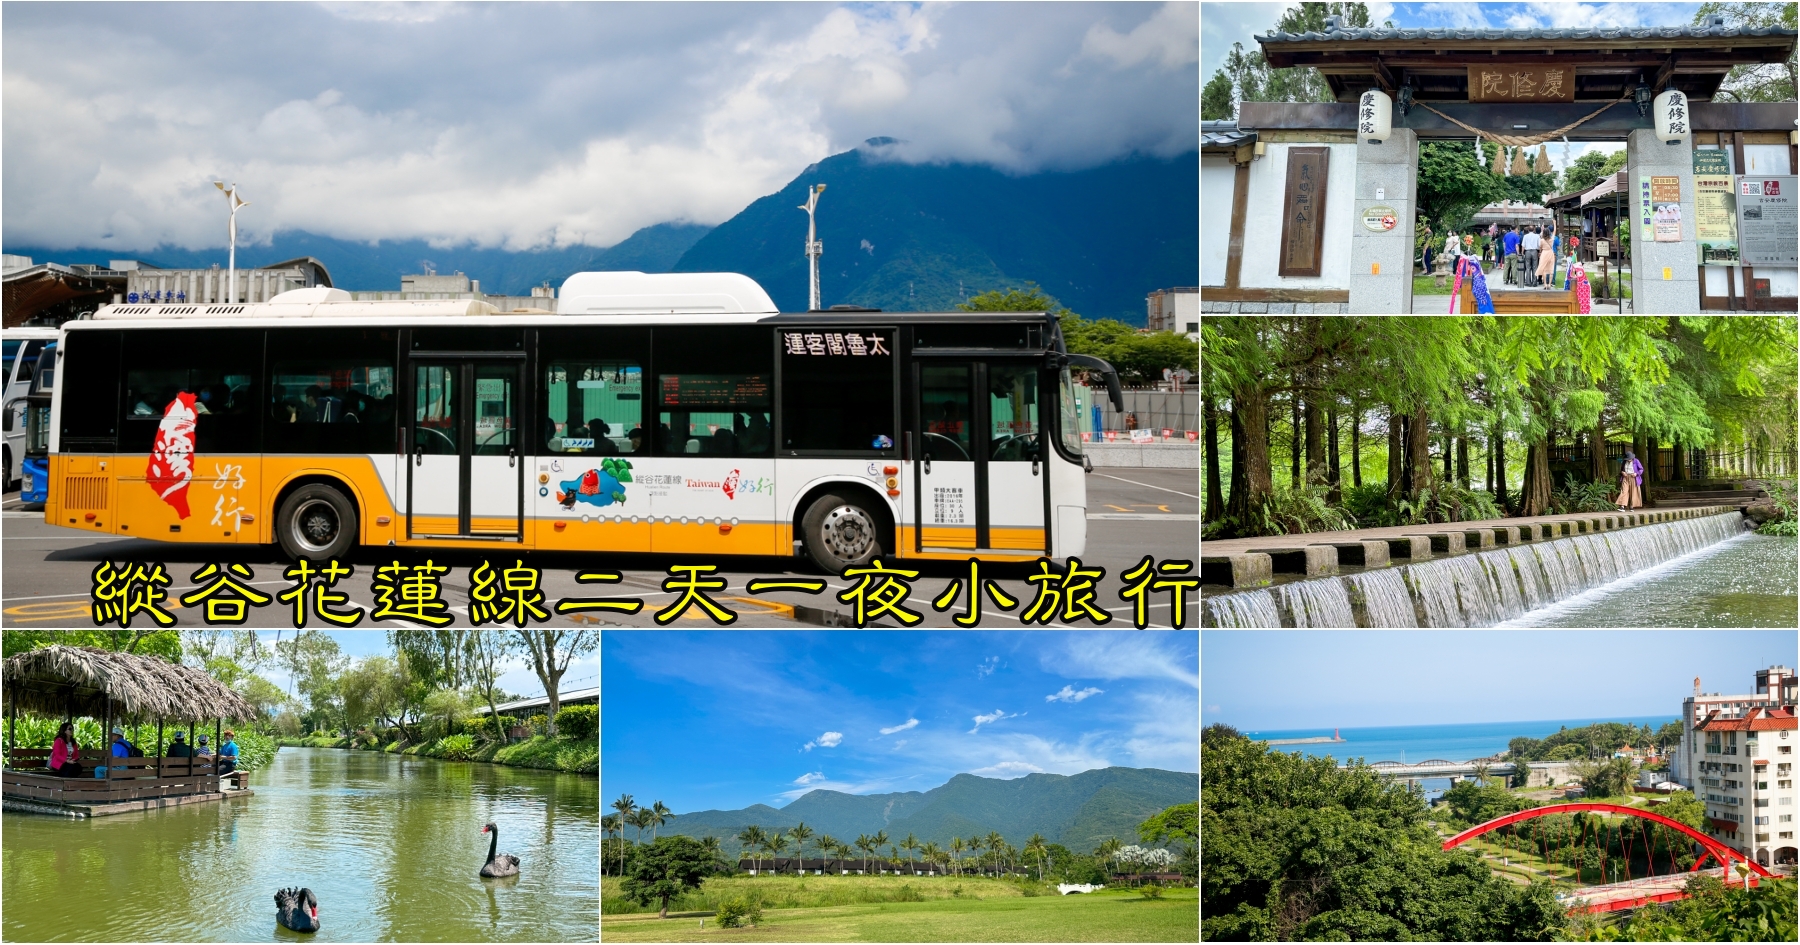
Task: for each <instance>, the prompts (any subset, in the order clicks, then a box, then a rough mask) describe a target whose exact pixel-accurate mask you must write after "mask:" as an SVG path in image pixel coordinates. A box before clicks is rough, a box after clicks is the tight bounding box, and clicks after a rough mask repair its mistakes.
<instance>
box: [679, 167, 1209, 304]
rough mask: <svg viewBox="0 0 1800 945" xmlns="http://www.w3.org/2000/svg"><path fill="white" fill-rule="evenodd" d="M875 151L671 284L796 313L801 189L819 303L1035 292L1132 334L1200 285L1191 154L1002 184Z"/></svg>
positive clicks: (702, 249)
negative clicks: (813, 204)
mask: <svg viewBox="0 0 1800 945" xmlns="http://www.w3.org/2000/svg"><path fill="white" fill-rule="evenodd" d="M883 151H884V148H883V143H882V139H879V138H876V139H871V140H870V141H869V142H868V143H867V144H865V146H864V147H862V148H858V149H856V150H854V151H847V152H845V153H843V154H837V155H833V156H831V157H829V158H826V159H825V160H823V161H820V162H819V163H817V164H814V165H812V166H811V167H808V168H807V169H806V170H805V171H804V172H802V173H801V174H800V175H799V176H798V177H795V178H794V179H793V181H791V182H790V183H789V184H788V185H787V186H786V187H783V188H782V189H781V191H780V192H778V193H775V194H771V195H769V196H767V197H763V198H762V199H760V200H757V201H755V202H754V203H752V204H750V206H748V207H746V208H744V210H743V211H742V212H740V213H739V214H738V215H737V216H735V217H732V218H731V219H730V220H727V221H725V222H724V223H721V224H719V226H718V227H716V228H715V229H714V230H713V231H712V232H710V233H708V234H706V236H704V237H702V238H701V239H700V241H699V242H697V243H695V244H694V246H693V248H692V249H690V250H688V251H687V254H686V255H684V256H682V257H681V261H680V262H678V263H676V265H675V267H674V270H675V271H676V272H713V271H724V272H741V273H744V274H745V275H747V276H750V277H751V278H753V279H755V280H756V281H757V282H759V283H761V284H762V287H763V288H764V289H765V290H767V291H768V293H769V295H770V296H771V297H772V298H773V299H774V300H775V303H776V305H778V306H779V307H780V308H781V310H782V311H784V312H795V311H804V310H805V308H806V305H807V261H806V257H805V255H804V247H805V243H806V214H804V213H803V212H801V211H800V210H798V209H795V208H796V207H798V206H800V205H801V204H803V203H805V202H806V191H807V188H809V187H811V186H812V185H813V184H825V185H826V192H825V194H824V195H823V196H822V197H820V198H819V209H818V213H817V216H818V227H819V239H820V240H822V241H824V243H825V255H824V256H823V257H821V258H820V264H819V292H820V297H821V304H823V305H827V306H829V305H836V304H851V305H866V306H871V307H874V308H883V309H887V310H889V311H944V310H947V309H950V308H952V307H954V306H955V305H956V303H957V302H958V301H960V300H962V299H963V298H967V297H968V296H971V295H975V294H977V293H980V292H986V291H988V290H990V289H998V288H1004V287H1006V286H1019V285H1022V284H1023V283H1024V282H1025V281H1027V280H1029V281H1033V282H1036V283H1037V284H1039V285H1040V286H1042V287H1043V288H1044V290H1045V291H1046V292H1049V293H1050V294H1051V295H1053V296H1055V297H1056V298H1057V299H1059V300H1060V301H1061V302H1062V303H1063V304H1064V305H1067V306H1068V307H1069V308H1071V309H1074V310H1075V311H1077V312H1080V313H1081V314H1082V315H1085V316H1087V317H1089V318H1117V319H1119V320H1121V321H1124V322H1126V323H1128V324H1137V325H1142V324H1143V323H1144V319H1145V312H1144V296H1146V295H1147V294H1149V293H1150V292H1151V291H1152V290H1154V289H1163V288H1169V287H1171V286H1178V285H1181V286H1187V285H1199V284H1200V283H1199V279H1200V271H1199V258H1200V245H1199V226H1198V219H1199V217H1198V210H1197V208H1198V207H1199V205H1200V193H1199V183H1198V182H1199V153H1198V152H1189V153H1187V154H1184V155H1181V156H1180V157H1177V158H1174V159H1172V160H1158V159H1155V158H1142V157H1134V158H1129V159H1126V160H1123V161H1118V162H1115V163H1113V164H1107V165H1103V166H1101V167H1095V168H1090V169H1088V170H1082V171H1071V172H1043V173H1038V174H1029V175H1023V176H1011V175H1008V174H1006V173H1004V172H1001V171H998V170H994V169H993V168H989V167H982V166H977V165H970V164H901V163H898V162H894V161H888V160H884V159H883V157H882V154H883Z"/></svg>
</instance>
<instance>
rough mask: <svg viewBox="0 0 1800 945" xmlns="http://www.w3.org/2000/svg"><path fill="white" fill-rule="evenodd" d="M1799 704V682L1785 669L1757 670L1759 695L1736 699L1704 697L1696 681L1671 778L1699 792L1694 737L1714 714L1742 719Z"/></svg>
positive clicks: (1683, 715) (1685, 709)
mask: <svg viewBox="0 0 1800 945" xmlns="http://www.w3.org/2000/svg"><path fill="white" fill-rule="evenodd" d="M1797 700H1800V679H1796V677H1795V676H1794V671H1793V670H1791V669H1789V668H1787V667H1786V666H1771V667H1769V668H1768V669H1759V670H1757V671H1756V692H1754V693H1745V694H1742V695H1735V696H1726V695H1720V694H1719V693H1716V692H1710V693H1702V692H1701V691H1700V677H1698V676H1696V677H1694V694H1693V695H1691V696H1689V697H1688V698H1686V699H1683V700H1682V702H1681V744H1680V745H1677V746H1676V748H1675V757H1674V759H1673V760H1672V761H1671V762H1670V764H1669V774H1670V776H1671V777H1673V778H1675V780H1677V781H1679V782H1680V783H1681V786H1682V787H1685V788H1687V789H1688V790H1690V791H1695V790H1696V787H1695V785H1696V784H1697V783H1698V782H1696V781H1695V780H1694V779H1693V776H1692V772H1693V770H1694V764H1695V763H1696V762H1697V761H1699V760H1701V759H1700V758H1698V757H1697V754H1698V747H1697V746H1698V745H1699V736H1697V735H1695V734H1694V727H1695V726H1696V725H1698V724H1699V723H1700V722H1701V721H1702V720H1704V719H1705V718H1706V717H1707V715H1709V714H1710V713H1712V712H1714V711H1715V710H1716V711H1717V712H1718V714H1719V717H1720V718H1728V719H1730V718H1739V717H1742V716H1743V715H1744V713H1746V712H1748V711H1749V710H1751V709H1755V708H1761V709H1775V708H1780V707H1782V706H1793V705H1794V704H1795V702H1796V701H1797Z"/></svg>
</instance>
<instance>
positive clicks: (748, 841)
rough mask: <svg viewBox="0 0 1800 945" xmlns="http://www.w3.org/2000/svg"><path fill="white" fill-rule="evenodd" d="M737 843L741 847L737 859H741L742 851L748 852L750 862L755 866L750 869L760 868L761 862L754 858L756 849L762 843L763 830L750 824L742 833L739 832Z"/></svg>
mask: <svg viewBox="0 0 1800 945" xmlns="http://www.w3.org/2000/svg"><path fill="white" fill-rule="evenodd" d="M737 841H738V843H740V844H742V845H743V846H742V850H740V851H739V854H738V855H739V857H740V858H741V857H742V855H743V850H748V851H749V852H750V862H751V863H754V864H756V865H755V866H752V867H751V869H757V868H759V867H761V866H762V861H761V860H760V859H758V858H757V856H756V848H757V847H758V846H760V845H761V844H762V842H763V829H762V828H761V827H758V826H757V825H755V824H751V825H750V826H748V827H745V828H744V829H743V830H742V831H739V833H738V835H737Z"/></svg>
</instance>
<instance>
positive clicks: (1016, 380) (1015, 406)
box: [988, 362, 1040, 462]
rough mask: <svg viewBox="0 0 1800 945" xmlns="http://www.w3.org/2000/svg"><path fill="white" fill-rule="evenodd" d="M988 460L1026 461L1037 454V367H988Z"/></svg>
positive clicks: (995, 363) (998, 363)
mask: <svg viewBox="0 0 1800 945" xmlns="http://www.w3.org/2000/svg"><path fill="white" fill-rule="evenodd" d="M988 426H989V430H988V459H990V460H992V461H995V462H1007V461H1010V462H1029V461H1031V460H1034V459H1039V458H1040V457H1039V455H1038V367H1037V365H1036V364H1007V363H1001V362H993V363H990V364H989V365H988Z"/></svg>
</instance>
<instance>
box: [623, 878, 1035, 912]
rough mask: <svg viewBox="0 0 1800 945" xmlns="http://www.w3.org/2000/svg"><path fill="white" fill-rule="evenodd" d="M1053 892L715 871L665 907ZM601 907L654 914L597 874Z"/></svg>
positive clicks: (995, 884) (989, 883) (953, 882)
mask: <svg viewBox="0 0 1800 945" xmlns="http://www.w3.org/2000/svg"><path fill="white" fill-rule="evenodd" d="M1045 894H1048V895H1055V894H1056V887H1055V885H1054V884H1051V885H1039V884H1037V883H1035V882H1034V883H1030V884H1024V883H1017V882H1012V881H1010V880H1004V879H991V878H988V877H981V876H975V877H971V876H714V877H712V878H710V879H708V880H706V882H705V883H704V884H703V885H702V886H701V887H700V888H699V889H698V890H694V891H692V892H689V893H687V894H686V895H683V896H682V897H681V898H679V899H673V900H670V902H669V911H670V912H694V911H697V910H705V911H706V912H708V913H711V912H713V911H714V910H716V909H718V907H719V903H721V902H723V901H725V900H727V899H733V898H736V897H738V896H743V897H746V898H754V899H757V900H760V901H761V902H762V904H763V907H764V908H766V909H809V908H817V907H820V906H849V905H858V904H865V903H876V902H926V901H935V900H939V899H971V900H976V899H1022V898H1026V897H1028V896H1033V895H1045ZM600 911H601V912H604V913H606V914H608V915H629V914H632V913H639V912H650V913H655V912H656V911H657V910H656V908H654V907H651V906H640V905H637V904H636V903H633V902H631V901H630V900H628V899H626V898H625V897H624V895H623V894H621V893H620V892H619V879H618V877H616V876H604V877H601V879H600Z"/></svg>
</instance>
